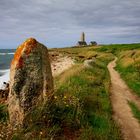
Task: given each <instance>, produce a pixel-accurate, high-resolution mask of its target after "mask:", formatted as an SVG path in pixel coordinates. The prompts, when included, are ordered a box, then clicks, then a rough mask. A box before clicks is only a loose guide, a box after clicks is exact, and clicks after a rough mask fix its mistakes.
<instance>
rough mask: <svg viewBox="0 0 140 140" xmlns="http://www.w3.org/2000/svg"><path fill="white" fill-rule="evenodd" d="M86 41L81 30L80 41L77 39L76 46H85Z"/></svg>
mask: <svg viewBox="0 0 140 140" xmlns="http://www.w3.org/2000/svg"><path fill="white" fill-rule="evenodd" d="M86 45H87V43H86V40H85V33H84V32H83V33H82V34H81V38H80V41H78V43H77V46H86Z"/></svg>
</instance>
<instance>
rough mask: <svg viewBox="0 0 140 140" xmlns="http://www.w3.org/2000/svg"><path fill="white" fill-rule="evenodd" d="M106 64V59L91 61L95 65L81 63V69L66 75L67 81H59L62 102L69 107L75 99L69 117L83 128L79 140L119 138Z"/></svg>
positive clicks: (59, 93) (59, 96)
mask: <svg viewBox="0 0 140 140" xmlns="http://www.w3.org/2000/svg"><path fill="white" fill-rule="evenodd" d="M106 64H107V61H106V63H104V62H102V61H100V60H98V59H97V61H96V62H93V63H91V65H92V67H93V68H83V67H82V66H81V71H80V72H78V73H75V74H74V75H72V76H68V78H66V77H65V81H63V83H61V84H60V83H59V87H58V89H57V90H56V98H57V99H58V100H61V99H62V101H61V103H62V102H64V103H65V104H66V106H67V107H69V106H70V104H69V102H67V101H69V100H70V99H72V98H73V99H75V101H76V102H75V103H74V106H73V109H74V108H75V109H74V110H73V111H72V110H71V111H72V112H73V113H72V114H73V115H72V114H71V115H70V114H69V116H71V118H70V120H74V122H75V124H77V126H79V128H80V132H79V135H78V139H80V140H85V139H87V140H90V139H97V140H108V139H112V140H113V139H120V132H119V129H118V127H117V126H116V124H115V122H114V121H113V120H112V109H111V104H110V99H109V84H110V79H109V74H108V71H107V69H106ZM78 67H79V66H78ZM71 69H72V68H71ZM70 71H71V70H70ZM64 76H65V75H64ZM62 77H63V75H61V76H60V79H61V78H62ZM63 99H65V100H63ZM65 101H66V102H65ZM75 135H76V134H75Z"/></svg>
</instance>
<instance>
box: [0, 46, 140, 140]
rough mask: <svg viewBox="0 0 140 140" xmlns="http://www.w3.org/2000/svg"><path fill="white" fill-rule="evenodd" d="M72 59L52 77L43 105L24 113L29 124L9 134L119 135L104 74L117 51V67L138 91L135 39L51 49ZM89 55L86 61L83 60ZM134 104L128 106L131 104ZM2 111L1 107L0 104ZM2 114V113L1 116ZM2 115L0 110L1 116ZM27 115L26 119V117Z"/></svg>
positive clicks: (116, 138) (88, 138)
mask: <svg viewBox="0 0 140 140" xmlns="http://www.w3.org/2000/svg"><path fill="white" fill-rule="evenodd" d="M49 51H50V52H58V53H61V54H63V55H64V56H70V57H72V58H73V59H74V60H75V65H74V66H73V67H71V68H70V69H69V70H67V71H65V72H63V73H62V74H61V75H59V76H58V77H55V79H54V84H55V91H54V94H53V96H52V97H51V98H50V99H49V100H48V101H47V102H46V104H45V105H44V107H43V108H42V107H39V108H38V109H36V110H33V111H32V112H31V113H30V114H29V119H28V121H29V124H32V125H29V126H28V127H27V128H26V129H24V130H20V131H18V132H17V133H15V134H14V135H13V136H12V139H15V140H16V139H19V138H20V139H21V138H22V139H34V138H36V139H46V140H50V139H55V140H57V139H58V140H69V139H74V140H92V139H95V140H120V139H122V138H121V133H120V129H119V128H118V126H117V125H116V123H115V122H114V120H113V119H112V107H111V102H110V93H109V88H110V76H109V73H108V70H107V65H108V63H109V62H110V61H112V60H113V59H114V57H115V56H117V57H118V61H117V68H116V69H117V70H118V71H119V73H120V74H121V76H122V78H123V79H124V80H125V81H126V83H127V84H128V86H129V87H130V88H131V89H132V90H134V91H135V92H136V93H137V94H138V95H140V44H130V45H127V44H124V45H104V46H99V47H83V48H63V49H51V50H49ZM88 59H92V60H93V61H92V62H90V67H85V66H84V61H85V60H88ZM133 108H134V107H133ZM1 109H2V110H3V111H2V112H5V113H6V111H5V108H4V107H2V108H1ZM3 116H4V117H3ZM7 116H8V115H5V114H4V113H2V114H0V117H1V118H0V120H1V121H5V118H7ZM28 121H27V123H28Z"/></svg>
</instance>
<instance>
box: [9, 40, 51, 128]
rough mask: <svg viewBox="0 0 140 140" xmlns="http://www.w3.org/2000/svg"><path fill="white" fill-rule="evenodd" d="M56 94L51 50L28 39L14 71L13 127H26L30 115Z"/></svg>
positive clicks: (19, 51) (13, 65) (18, 52)
mask: <svg viewBox="0 0 140 140" xmlns="http://www.w3.org/2000/svg"><path fill="white" fill-rule="evenodd" d="M52 92H53V78H52V72H51V66H50V61H49V56H48V50H47V48H46V47H45V46H44V45H42V44H40V43H39V42H37V41H36V40H35V39H33V38H30V39H27V40H26V41H25V42H24V43H23V44H22V45H20V46H19V47H18V48H17V50H16V52H15V55H14V58H13V60H12V62H11V68H10V92H9V98H8V103H9V106H8V110H9V117H10V124H11V125H12V126H13V127H14V128H15V127H16V128H19V127H22V126H24V125H25V121H26V119H27V118H26V117H27V115H28V114H29V113H30V112H31V111H32V110H33V109H34V108H36V107H37V106H38V105H39V104H40V103H44V102H45V101H46V99H47V97H49V96H50V95H51V94H52Z"/></svg>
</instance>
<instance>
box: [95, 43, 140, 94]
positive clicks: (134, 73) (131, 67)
mask: <svg viewBox="0 0 140 140" xmlns="http://www.w3.org/2000/svg"><path fill="white" fill-rule="evenodd" d="M94 51H97V52H104V53H107V54H108V53H112V54H114V55H116V56H117V57H118V60H117V66H116V70H117V71H118V72H119V73H120V75H121V77H122V79H123V80H124V81H125V82H126V84H127V85H128V86H129V87H130V89H132V90H133V91H134V92H135V93H136V94H137V95H138V96H140V44H139V43H137V44H114V45H103V46H102V47H100V48H96V49H95V50H94Z"/></svg>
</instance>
